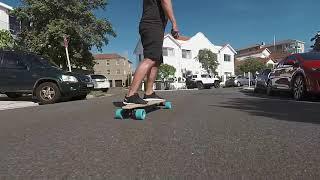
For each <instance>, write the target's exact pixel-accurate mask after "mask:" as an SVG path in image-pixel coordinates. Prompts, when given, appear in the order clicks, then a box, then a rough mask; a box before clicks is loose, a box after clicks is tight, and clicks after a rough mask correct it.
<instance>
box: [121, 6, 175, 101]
mask: <svg viewBox="0 0 320 180" xmlns="http://www.w3.org/2000/svg"><path fill="white" fill-rule="evenodd" d="M168 19H169V20H170V21H171V23H172V30H171V34H172V36H173V37H174V38H176V39H177V38H179V29H178V26H177V22H176V19H175V17H174V12H173V8H172V2H171V0H143V14H142V18H141V21H140V25H139V33H140V36H141V42H142V46H143V55H144V60H143V61H142V62H141V63H140V64H139V66H138V68H137V70H136V72H135V74H134V78H133V81H132V84H131V87H130V89H129V92H128V94H127V96H126V97H125V99H124V101H123V103H124V104H147V102H148V101H151V100H162V99H163V98H161V97H159V96H158V95H156V94H155V92H154V91H153V84H154V82H155V80H156V78H157V74H158V68H159V66H160V65H161V64H162V63H163V56H162V46H163V38H164V31H165V29H166V26H167V22H168ZM145 77H147V87H146V91H145V95H144V98H143V99H142V98H140V97H139V94H138V93H137V92H138V89H139V87H140V85H141V83H142V81H143V79H144V78H145Z"/></svg>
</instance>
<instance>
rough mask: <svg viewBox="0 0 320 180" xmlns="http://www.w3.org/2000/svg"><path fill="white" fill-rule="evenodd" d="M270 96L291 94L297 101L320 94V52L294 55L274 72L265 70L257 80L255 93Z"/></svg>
mask: <svg viewBox="0 0 320 180" xmlns="http://www.w3.org/2000/svg"><path fill="white" fill-rule="evenodd" d="M259 90H265V91H266V93H267V94H268V95H270V96H271V95H273V94H274V93H275V92H277V91H285V92H288V93H291V94H292V95H293V98H294V99H295V100H298V101H299V100H302V99H304V98H305V97H306V96H307V95H308V94H319V93H320V52H309V53H298V54H292V55H290V56H288V57H287V58H285V59H284V60H282V61H281V62H279V63H278V65H277V66H276V67H275V68H274V69H273V70H265V71H264V72H262V73H260V75H258V77H257V79H256V86H255V91H259Z"/></svg>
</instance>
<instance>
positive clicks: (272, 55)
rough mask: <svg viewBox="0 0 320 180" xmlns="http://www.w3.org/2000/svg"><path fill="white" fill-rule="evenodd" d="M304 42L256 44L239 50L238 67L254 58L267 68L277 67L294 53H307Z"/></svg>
mask: <svg viewBox="0 0 320 180" xmlns="http://www.w3.org/2000/svg"><path fill="white" fill-rule="evenodd" d="M304 44H305V43H304V42H302V41H299V40H292V39H289V40H284V41H278V42H274V43H273V44H272V45H271V44H269V45H265V44H264V43H262V44H255V45H252V46H249V47H246V48H241V49H237V55H236V67H238V66H239V65H240V64H241V61H243V60H245V59H247V58H249V57H252V58H256V59H258V60H261V61H263V62H264V63H265V64H266V65H267V66H270V65H272V66H275V65H276V64H277V63H278V62H279V61H281V60H283V59H284V58H286V57H287V56H289V55H290V54H292V53H302V52H304V51H305V48H304Z"/></svg>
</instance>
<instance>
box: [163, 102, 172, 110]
mask: <svg viewBox="0 0 320 180" xmlns="http://www.w3.org/2000/svg"><path fill="white" fill-rule="evenodd" d="M164 107H165V109H172V103H171V102H166V103H165V104H164Z"/></svg>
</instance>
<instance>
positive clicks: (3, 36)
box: [0, 30, 15, 49]
mask: <svg viewBox="0 0 320 180" xmlns="http://www.w3.org/2000/svg"><path fill="white" fill-rule="evenodd" d="M14 46H15V40H14V38H13V37H12V35H11V33H10V31H8V30H0V49H12V48H14Z"/></svg>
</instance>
